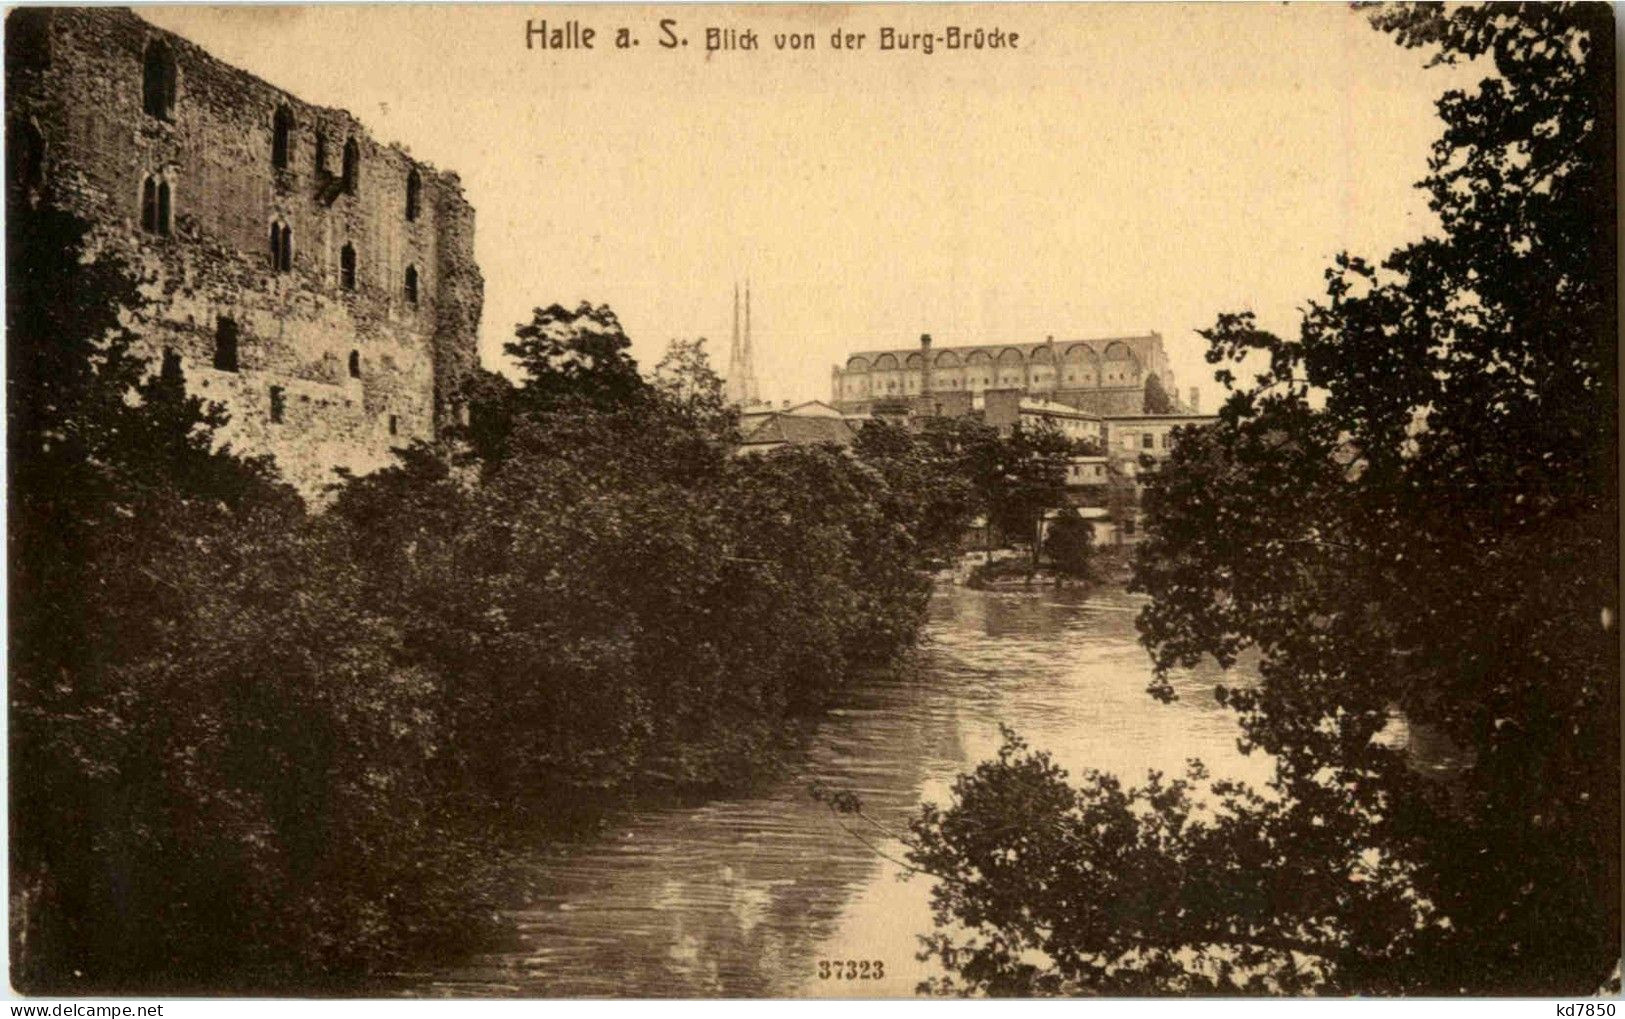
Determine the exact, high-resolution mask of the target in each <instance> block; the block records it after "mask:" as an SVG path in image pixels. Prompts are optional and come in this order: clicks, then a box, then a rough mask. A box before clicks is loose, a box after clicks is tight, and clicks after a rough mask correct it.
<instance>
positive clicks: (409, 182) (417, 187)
mask: <svg viewBox="0 0 1625 1019" xmlns="http://www.w3.org/2000/svg"><path fill="white" fill-rule="evenodd" d="M422 201H423V178H422V177H419V176H418V172H417V171H416V170H413V171H412V172H411V173H409V174H407V175H406V219H407V222H410V223H415V222H417V218H418V207H419V205H420V204H421V203H422Z"/></svg>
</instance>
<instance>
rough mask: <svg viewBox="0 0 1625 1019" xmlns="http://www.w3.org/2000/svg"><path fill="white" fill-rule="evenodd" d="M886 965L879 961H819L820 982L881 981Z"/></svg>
mask: <svg viewBox="0 0 1625 1019" xmlns="http://www.w3.org/2000/svg"><path fill="white" fill-rule="evenodd" d="M885 975H886V964H885V963H884V962H881V961H880V960H879V959H819V960H818V979H820V980H879V979H881V978H883V977H884V976H885Z"/></svg>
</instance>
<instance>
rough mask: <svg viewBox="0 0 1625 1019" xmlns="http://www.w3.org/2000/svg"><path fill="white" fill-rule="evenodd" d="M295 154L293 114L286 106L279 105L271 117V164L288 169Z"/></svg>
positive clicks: (280, 168) (279, 168)
mask: <svg viewBox="0 0 1625 1019" xmlns="http://www.w3.org/2000/svg"><path fill="white" fill-rule="evenodd" d="M292 155H293V114H292V113H290V112H288V108H287V107H286V106H278V107H277V108H276V114H275V115H274V116H273V117H272V118H271V165H272V166H274V167H276V168H277V169H278V170H282V169H286V168H287V166H288V161H289V159H290V158H291V157H292Z"/></svg>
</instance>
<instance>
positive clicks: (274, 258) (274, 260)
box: [271, 223, 293, 272]
mask: <svg viewBox="0 0 1625 1019" xmlns="http://www.w3.org/2000/svg"><path fill="white" fill-rule="evenodd" d="M271 268H273V269H275V270H276V271H277V272H287V271H289V270H290V269H292V268H293V227H291V226H288V225H286V224H285V223H272V224H271Z"/></svg>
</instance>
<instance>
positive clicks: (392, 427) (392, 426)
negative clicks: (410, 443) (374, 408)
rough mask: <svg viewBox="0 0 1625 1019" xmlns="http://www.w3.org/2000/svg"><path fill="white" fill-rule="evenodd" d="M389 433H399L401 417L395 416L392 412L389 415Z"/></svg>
mask: <svg viewBox="0 0 1625 1019" xmlns="http://www.w3.org/2000/svg"><path fill="white" fill-rule="evenodd" d="M389 434H391V435H399V434H401V419H400V418H399V417H396V416H395V415H394V414H391V415H390V416H389Z"/></svg>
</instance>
